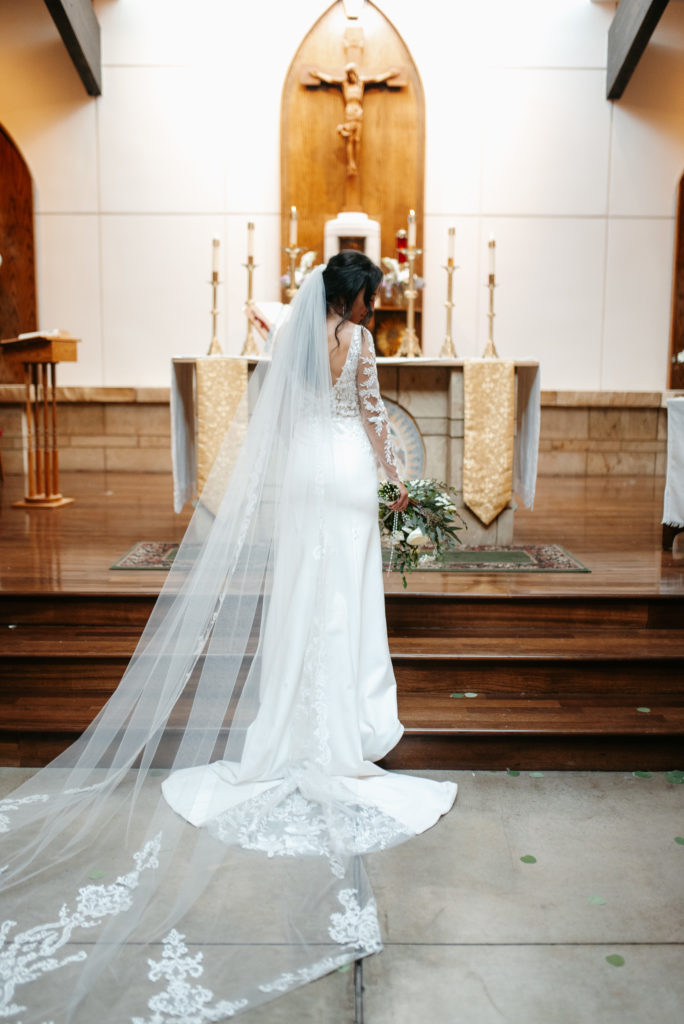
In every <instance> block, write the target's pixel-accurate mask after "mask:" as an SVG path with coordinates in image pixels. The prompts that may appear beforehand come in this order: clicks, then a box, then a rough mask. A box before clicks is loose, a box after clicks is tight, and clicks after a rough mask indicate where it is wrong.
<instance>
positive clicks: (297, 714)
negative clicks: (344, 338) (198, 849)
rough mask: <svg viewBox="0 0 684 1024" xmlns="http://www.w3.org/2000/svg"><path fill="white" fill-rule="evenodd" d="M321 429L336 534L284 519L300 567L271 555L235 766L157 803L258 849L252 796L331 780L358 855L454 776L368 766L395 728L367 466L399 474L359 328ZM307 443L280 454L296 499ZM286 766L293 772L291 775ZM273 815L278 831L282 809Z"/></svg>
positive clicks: (444, 804) (433, 803)
mask: <svg viewBox="0 0 684 1024" xmlns="http://www.w3.org/2000/svg"><path fill="white" fill-rule="evenodd" d="M332 423H333V445H332V449H333V450H332V453H331V455H332V460H331V463H330V465H329V466H328V467H327V468H328V470H329V473H327V474H326V475H327V479H326V480H325V481H322V484H324V486H325V488H326V491H325V493H326V495H329V496H330V500H332V501H333V502H334V504H335V505H336V507H337V509H338V510H339V512H340V513H341V515H339V516H338V517H337V519H336V529H335V533H336V536H334V537H330V536H327V537H325V539H324V540H323V544H321V538H320V537H314V538H312V537H308V536H303V535H302V534H301V532H300V531H299V530H298V528H297V527H298V524H297V522H292V521H291V522H289V523H288V525H287V530H288V536H287V538H286V552H287V558H288V563H289V564H291V560H292V555H293V550H292V548H293V546H295V548H296V551H297V559H296V561H297V563H298V567H299V568H298V572H297V575H296V578H295V579H292V578H290V576H289V575H286V573H285V572H281V573H279V571H278V568H279V566H278V561H277V560H276V567H275V573H274V583H273V591H272V595H271V601H270V607H269V612H268V615H269V618H268V620H267V623H266V627H265V630H264V638H263V652H262V668H261V677H260V681H259V695H260V706H259V708H258V712H257V714H256V715H255V717H254V718H253V720H252V722H251V724H250V725H249V728H248V729H247V733H246V738H245V743H244V749H243V752H242V756H241V758H240V761H239V762H237V761H217V762H214V763H213V764H210V765H206V766H198V767H192V768H187V769H182V770H180V771H176V772H174V773H173V774H172V775H171V776H170V777H169V778H168V779H167V780H166V781H165V782H164V784H163V792H164V796H165V798H166V800H167V801H168V803H169V805H170V806H171V807H172V808H173V809H174V810H175V811H177V812H178V814H180V815H182V817H184V818H185V819H186V820H187V821H189V822H191V824H193V825H196V826H209V828H210V830H211V831H213V832H214V833H215V834H217V835H218V836H219V837H221V835H222V834H223V832H224V831H225V829H226V828H227V827H229V828H230V830H231V832H232V831H233V830H234V829H235V828H236V826H239V829H238V830H239V833H240V834H241V835H242V839H243V845H246V846H249V847H251V848H264V849H266V848H268V851H269V852H273V847H274V838H273V829H274V815H273V814H271V815H270V817H269V818H268V821H267V823H266V824H264V821H263V820H262V819H261V816H257V818H258V821H259V824H254V825H253V827H252V828H251V829H249V830H247V831H248V832H249V834H248V835H247V834H246V831H245V827H244V824H245V820H246V819H245V812H247V811H248V809H249V808H250V807H251V802H252V801H253V800H254V799H255V798H256V799H257V801H258V802H259V801H261V804H263V801H264V796H265V794H266V793H267V792H268V791H270V790H274V791H275V792H274V793H273V794H272V795H271V798H269V799H270V802H271V804H272V806H274V807H275V806H276V805H277V804H278V802H279V796H280V797H282V798H285V799H287V798H288V797H290V794H291V793H292V792H293V791H294V790H297V789H300V790H302V791H306V792H307V793H308V794H311V795H313V796H314V797H315V795H316V787H317V786H320V785H321V784H324V785H328V786H333V787H334V789H335V794H336V796H338V797H339V799H340V800H342V801H343V802H344V801H353V803H354V805H355V806H356V807H358V806H363V807H364V808H365V810H366V811H367V812H368V811H369V810H370V811H371V812H372V813H371V815H370V816H369V815H368V814H366V815H365V816H364V832H365V834H364V835H363V837H361V836H358V835H357V837H356V840H355V842H356V848H357V849H358V850H359V851H360V852H361V851H363V850H370V849H377V848H381V847H383V846H385V845H388V843H387V842H386V841H385V840H384V839H383V837H386V835H387V832H388V829H389V831H391V830H392V826H391V820H393V821H394V822H395V824H396V825H397V831H398V832H403V833H404V834H405V835H406V837H408V836H410V835H416V834H418V833H419V832H422V831H424V830H425V829H426V828H429V827H430V826H431V825H433V824H434V823H435V822H436V821H437V819H438V818H439V817H440V816H441V815H442V814H444V813H445V812H446V811H448V810H449V808H450V807H451V805H452V804H453V802H454V799H455V797H456V785H455V784H454V783H451V782H442V783H438V782H434V781H432V780H429V779H423V778H414V777H411V776H407V775H396V774H392V773H388V772H385V771H383V769H381V768H379V767H378V766H377V765H376V764H375V763H374V762H375V761H378V760H380V759H381V758H382V757H383V756H384V755H385V754H387V753H388V751H390V750H391V749H392V748H393V747H394V746H395V745H396V743H397V742H398V740H399V739H400V737H401V735H402V733H403V727H402V725H401V723H400V721H399V718H398V716H397V693H396V683H395V679H394V673H393V670H392V663H391V660H390V654H389V647H388V642H387V627H386V622H385V606H384V589H383V580H382V557H381V549H380V535H379V530H378V498H377V486H378V477H377V466H376V460H377V464H378V465H379V466H380V469H381V471H382V472H383V474H384V475H386V476H387V478H388V479H390V480H397V479H398V472H397V464H396V459H395V455H394V451H393V448H392V442H391V435H390V428H389V421H388V418H387V413H386V410H385V407H384V404H383V402H382V399H381V397H380V390H379V386H378V378H377V370H376V364H375V354H374V349H373V342H372V338H371V336H370V334H369V333H368V331H366V329H365V328H362V327H360V326H358V325H357V326H356V327H355V328H354V332H353V335H352V339H351V342H350V345H349V351H348V354H347V358H346V362H345V364H344V367H343V369H342V372H341V373H340V375H339V377H338V378H337V380H336V381H335V383H334V385H333V388H332ZM308 440H309V439H308V438H307V434H306V430H303V431H302V432H301V436H300V437H299V438H298V443H297V444H295V445H293V450H292V451H291V452H290V453H289V464H288V468H287V473H286V479H287V481H288V487H290V488H292V492H293V494H295V495H296V493H297V491H298V489H299V488H300V486H301V484H302V482H303V480H304V479H305V478H306V477H307V475H309V474H310V473H311V460H310V457H309V455H310V453H309V444H308ZM311 440H312V446H313V443H314V439H313V438H312V439H311ZM323 546H324V547H325V548H326V551H325V555H326V557H327V558H328V559H329V560H330V562H331V563H332V564H331V570H332V571H331V572H330V573H329V574H328V575H327V577H326V578H327V581H328V583H327V585H328V586H329V587H331V588H332V593H328V594H326V601H325V606H326V607H327V608H328V609H329V611H331V612H332V614H331V615H330V614H329V615H328V619H327V621H322V620H321V619H320V618H317V614H318V613H317V607H318V606H319V604H320V602H319V601H318V599H317V593H316V584H315V579H316V574H317V569H318V565H317V562H318V561H319V560H320V558H321V557H322V556H323V554H324V552H323V550H322V547H323ZM312 623H313V628H311V624H312ZM303 764H304V765H306V771H305V772H304V776H305V777H306V776H308V782H306V783H305V784H304V785H302V772H301V765H303ZM293 765H298V766H300V770H299V774H298V776H297V777H295V776H294V775H293V770H292V766H293ZM314 778H315V779H316V780H317V781H315V782H314V781H312V780H313V779H314ZM323 779H324V780H325V782H323ZM278 787H280V789H279V790H278ZM274 798H275V799H274ZM258 805H260V804H258ZM236 809H237V815H236V813H234V812H235V811H236ZM290 810H293V805H292V803H290ZM249 813H251V811H250V812H249ZM293 813H294V811H293ZM278 818H279V820H280V822H281V827H283V828H284V829H285V830H286V828H287V822H286V818H287V810H286V809H285V808H283V807H281V809H280V812H279V815H278ZM388 819H390V820H389V821H388ZM250 820H252V821H253V820H254V819H250ZM317 827H318V826H317V824H316V821H315V820H312V821H311V822H310V831H311V830H313V832H314V833H316V830H317ZM299 832H300V836H299V839H300V842H301V843H302V844H303V845H304V847H307V846H308V847H311V848H312V849H315V848H316V843H315V840H313V841H312V837H311V834H309V835H307V834H306V832H307V830H306V828H302V825H301V822H300V825H299ZM285 842H287V843H288V844H290V845H291V844H292V843H293V842H294V839H293V837H292V835H289V836H288V837H287V840H286V839H285V838H284V837H283V838H282V842H281V844H280V845H281V846H282V845H283V844H284V843H285ZM275 845H276V847H277V846H278V843H277V842H276V843H275ZM276 852H282V851H278V850H276Z"/></svg>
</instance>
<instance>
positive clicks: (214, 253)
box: [211, 238, 221, 274]
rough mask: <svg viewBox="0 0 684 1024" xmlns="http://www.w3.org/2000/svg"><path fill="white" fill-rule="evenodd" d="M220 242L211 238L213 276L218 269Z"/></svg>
mask: <svg viewBox="0 0 684 1024" xmlns="http://www.w3.org/2000/svg"><path fill="white" fill-rule="evenodd" d="M220 244H221V240H220V239H219V238H213V239H212V241H211V245H212V253H211V269H212V272H213V273H214V274H218V269H219V245H220Z"/></svg>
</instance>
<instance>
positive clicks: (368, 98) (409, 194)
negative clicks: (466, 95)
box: [280, 0, 425, 271]
mask: <svg viewBox="0 0 684 1024" xmlns="http://www.w3.org/2000/svg"><path fill="white" fill-rule="evenodd" d="M359 28H361V29H362V31H363V48H362V49H360V48H359V47H358V42H359ZM345 32H346V33H347V35H346V42H347V44H350V43H351V44H352V45H351V46H349V45H347V47H346V48H345ZM354 44H356V46H355V45H354ZM350 60H355V61H356V62H357V64H358V66H359V68H360V69H361V71H362V72H364V73H365V74H367V75H369V76H370V75H377V74H382V73H383V72H385V71H387V70H388V69H391V68H396V69H399V71H400V81H401V85H397V86H396V87H392V83H391V81H390V83H389V87H388V83H380V84H377V85H373V84H369V85H368V86H367V87H366V89H365V92H364V96H363V130H362V140H361V149H360V157H359V190H358V194H359V199H360V209H361V211H362V212H363V213H366V214H368V216H369V217H371V218H372V219H374V220H377V221H379V222H380V225H381V251H382V255H383V256H393V255H394V237H395V234H396V232H397V231H398V230H399V229H400V228H403V227H404V228H405V227H406V221H407V217H408V212H409V210H410V209H414V210H415V211H416V216H417V224H418V238H417V244H418V247H419V248H422V223H423V192H424V178H425V99H424V95H423V86H422V83H421V80H420V75H419V74H418V69H417V68H416V65H415V64H414V62H413V58H412V57H411V54H410V52H409V50H408V47H407V46H406V44H405V43H404V41H403V39H402V38H401V36H400V35H399V33H398V32H397V30H396V29H395V28H394V26H393V25H392V23H391V22H390V21H389V20H388V19H387V18H386V17H385V16H384V14H382V13H381V12H380V11H379V10H378V8H377V7H375V5H374V4H372V3H370V2H366V3H365V4H364V7H363V13H362V15H361V19H360V21H354V22H351V21H348V20H347V19H346V17H345V13H344V7H343V4H342V2H341V0H338V2H337V3H334V4H333V5H332V7H330V8H329V9H328V10H327V11H326V12H325V14H323V16H322V17H321V18H320V19H319V20H318V21H317V22H316V23H315V25H314V26H313V28H312V29H311V30H310V32H309V33H308V35H307V36H306V37H305V38H304V40H303V42H302V43H301V45H300V47H299V49H298V50H297V52H296V54H295V56H294V59H293V61H292V63H291V65H290V68H289V70H288V73H287V76H286V79H285V84H284V86H283V94H282V102H281V124H280V132H281V137H280V153H281V220H282V225H281V226H282V236H281V237H282V245H283V246H284V245H287V242H288V220H289V211H290V207H291V206H296V207H297V211H298V214H299V237H298V244H299V245H301V246H305V247H306V248H307V249H315V250H316V252H317V253H318V256H319V259H322V258H323V227H324V224H325V222H326V221H328V220H332V219H334V218H335V217H336V216H337V215H338V213H340V212H341V211H342V210H343V209H344V208H345V193H346V191H347V190H346V180H347V154H346V148H345V143H344V140H343V139H342V138H341V136H340V135H339V134H338V132H337V126H338V125H339V124H340V123H341V122H343V121H344V110H345V106H344V101H343V98H342V92H341V89H340V87H339V86H336V85H332V84H325V83H322V84H319V85H318V86H316V87H315V88H312V87H310V86H309V87H308V86H307V85H305V84H303V80H306V78H307V69H308V68H317V69H321V70H323V71H325V72H328V73H332V74H333V75H337V76H338V77H339V76H340V75H341V74H342V73H343V72H344V69H345V66H346V65H347V64H348V63H349V61H350ZM347 208H349V206H348V204H347ZM419 266H420V264H419V263H418V264H417V270H418V271H419ZM285 269H286V262H285V257H283V270H285Z"/></svg>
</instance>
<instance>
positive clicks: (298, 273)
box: [280, 249, 316, 288]
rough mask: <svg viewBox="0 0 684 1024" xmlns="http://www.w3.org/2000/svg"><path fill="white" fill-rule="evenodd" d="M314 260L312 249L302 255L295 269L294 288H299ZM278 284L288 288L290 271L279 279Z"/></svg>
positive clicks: (311, 268)
mask: <svg viewBox="0 0 684 1024" xmlns="http://www.w3.org/2000/svg"><path fill="white" fill-rule="evenodd" d="M315 259H316V253H315V252H314V250H313V249H309V250H308V251H307V252H304V253H302V255H301V257H300V260H299V266H298V267H296V268H295V275H294V276H295V287H296V288H301V286H302V284H303V282H304V278H305V277H307V276H308V275H309V274H310V273H311V271H312V270H313V268H314V260H315ZM280 283H281V285H282V286H283V288H289V287H290V271H289V270H287V271H286V272H285V273H284V274H283V275H282V277H281V278H280Z"/></svg>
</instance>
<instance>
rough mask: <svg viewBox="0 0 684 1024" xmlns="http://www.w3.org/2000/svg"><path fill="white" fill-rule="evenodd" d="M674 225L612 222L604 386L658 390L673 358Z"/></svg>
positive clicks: (625, 221)
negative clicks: (671, 304)
mask: <svg viewBox="0 0 684 1024" xmlns="http://www.w3.org/2000/svg"><path fill="white" fill-rule="evenodd" d="M673 243H674V230H673V224H672V221H670V220H644V219H638V220H617V219H615V220H612V221H611V222H610V225H609V228H608V266H607V276H606V321H605V340H604V347H605V350H604V358H603V373H602V376H601V387H602V388H607V389H609V390H616V391H620V390H626V391H655V390H658V389H659V388H662V387H663V380H664V379H665V370H666V367H667V360H668V355H669V337H670V295H671V288H672V249H673Z"/></svg>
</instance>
